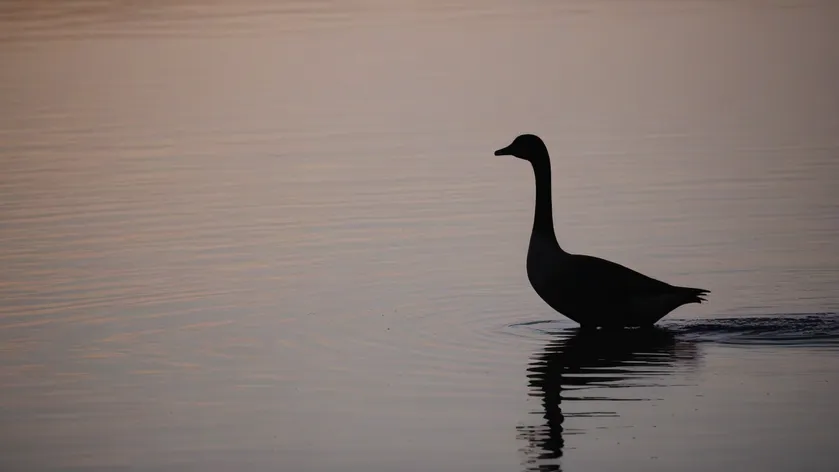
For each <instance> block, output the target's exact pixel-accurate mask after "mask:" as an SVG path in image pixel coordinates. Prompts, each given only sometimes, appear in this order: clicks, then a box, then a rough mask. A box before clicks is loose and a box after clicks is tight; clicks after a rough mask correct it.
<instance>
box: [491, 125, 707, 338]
mask: <svg viewBox="0 0 839 472" xmlns="http://www.w3.org/2000/svg"><path fill="white" fill-rule="evenodd" d="M495 155H496V156H514V157H518V158H519V159H523V160H525V161H528V162H530V164H531V166H533V173H534V175H535V177H536V205H535V211H534V214H533V229H532V231H531V233H530V243H529V246H528V249H527V278H528V280H529V281H530V285H531V286H532V287H533V289H534V290H535V291H536V293H537V294H538V295H539V297H541V298H542V300H544V301H545V303H547V304H548V305H549V306H550V307H551V308H553V309H554V310H556V311H557V312H559V313H560V314H562V315H564V316H566V317H568V318H570V319H571V320H573V321H575V322H577V323H579V324H580V326H581V327H582V328H637V327H648V326H652V325H653V324H655V323H656V322H657V321H658V320H660V319H661V318H663V317H664V316H666V315H667V314H668V313H670V312H671V311H673V310H675V309H676V308H678V307H680V306H682V305H685V304H688V303H702V302H704V301H706V299H705V296H706V295H707V294H708V293H710V292H709V291H708V290H705V289H701V288H691V287H679V286H674V285H670V284H668V283H665V282H662V281H660V280H656V279H654V278H652V277H648V276H646V275H644V274H641V273H639V272H636V271H634V270H632V269H630V268H628V267H625V266H622V265H620V264H617V263H615V262H611V261H607V260H605V259H601V258H599V257H594V256H588V255H583V254H571V253H568V252H566V251H565V250H564V249H562V247H561V246H560V245H559V243H558V242H557V240H556V233H555V232H554V223H553V210H552V207H551V162H550V156H549V155H548V148H547V147H546V146H545V143H544V142H543V141H542V139H541V138H539V137H538V136H536V135H533V134H523V135H521V136H518V137H517V138H516V139H515V140H513V142H512V143H511V144H510V145H508V146H507V147H504V148H501V149H499V150H497V151H495Z"/></svg>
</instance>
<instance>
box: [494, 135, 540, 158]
mask: <svg viewBox="0 0 839 472" xmlns="http://www.w3.org/2000/svg"><path fill="white" fill-rule="evenodd" d="M495 155H496V156H515V157H518V158H519V159H524V160H525V161H529V162H531V163H535V162H539V161H543V160H547V159H548V148H547V147H545V143H544V142H542V139H540V138H539V136H536V135H535V134H522V135H521V136H518V137H517V138H516V139H514V140H513V142H512V143H510V145H509V146H507V147H504V148H501V149H499V150H497V151H495Z"/></svg>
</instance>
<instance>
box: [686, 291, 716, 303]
mask: <svg viewBox="0 0 839 472" xmlns="http://www.w3.org/2000/svg"><path fill="white" fill-rule="evenodd" d="M679 290H680V291H681V292H682V293H683V294H684V296H685V303H703V302H706V301H708V299H707V296H708V294H709V293H711V291H710V290H705V289H704V288H692V287H679Z"/></svg>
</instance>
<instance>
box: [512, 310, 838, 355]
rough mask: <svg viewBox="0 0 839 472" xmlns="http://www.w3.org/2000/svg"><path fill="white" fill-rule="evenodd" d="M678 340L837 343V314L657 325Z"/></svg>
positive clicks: (536, 326) (551, 329)
mask: <svg viewBox="0 0 839 472" xmlns="http://www.w3.org/2000/svg"><path fill="white" fill-rule="evenodd" d="M658 326H659V327H660V328H662V329H664V330H666V331H667V332H669V333H671V334H672V335H673V336H676V337H677V338H678V339H680V340H685V341H694V342H700V343H717V344H726V345H743V346H761V345H770V346H799V347H811V346H812V347H839V314H837V313H796V314H784V315H765V316H739V317H731V318H712V319H693V320H687V319H672V320H667V321H664V322H662V323H660V324H659V325H658ZM569 327H570V325H569V324H568V323H567V322H564V321H558V320H545V321H529V322H525V323H516V324H512V325H509V326H508V327H507V328H508V332H510V333H512V334H516V335H520V336H534V335H536V336H539V337H542V336H545V335H556V334H559V333H562V332H563V331H566V330H567V329H568V328H569Z"/></svg>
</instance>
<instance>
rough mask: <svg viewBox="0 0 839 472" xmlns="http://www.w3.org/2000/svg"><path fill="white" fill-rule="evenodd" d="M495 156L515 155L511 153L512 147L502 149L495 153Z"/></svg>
mask: <svg viewBox="0 0 839 472" xmlns="http://www.w3.org/2000/svg"><path fill="white" fill-rule="evenodd" d="M495 155H496V156H512V155H513V153H512V152H510V146H507V147H504V148H501V149H499V150H497V151H495Z"/></svg>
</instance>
